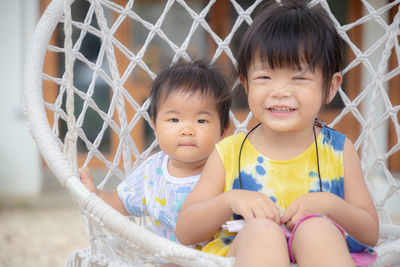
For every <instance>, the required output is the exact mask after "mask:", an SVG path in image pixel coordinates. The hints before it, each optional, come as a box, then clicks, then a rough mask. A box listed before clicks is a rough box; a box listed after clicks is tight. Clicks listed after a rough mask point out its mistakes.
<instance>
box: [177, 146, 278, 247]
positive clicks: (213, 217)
mask: <svg viewBox="0 0 400 267" xmlns="http://www.w3.org/2000/svg"><path fill="white" fill-rule="evenodd" d="M224 188H225V168H224V166H223V164H222V161H221V159H220V157H219V155H218V153H217V152H216V151H215V150H214V152H213V153H212V154H211V155H210V157H209V159H208V161H207V163H206V165H205V166H204V169H203V171H202V175H201V177H200V180H199V182H198V183H197V185H196V186H195V188H194V189H193V191H192V192H191V193H190V195H189V196H188V198H187V199H186V201H185V203H184V204H183V206H182V208H181V210H180V212H179V216H178V220H177V224H176V229H175V234H176V236H177V238H178V240H179V241H180V242H181V243H183V244H185V245H190V244H195V243H198V242H201V241H204V240H208V239H211V238H212V237H213V235H214V234H215V233H216V232H217V231H219V229H220V227H221V226H222V225H223V224H224V223H225V222H226V221H227V220H229V219H230V217H231V216H232V214H233V213H236V214H239V215H242V216H243V218H244V219H245V220H251V219H253V218H260V217H262V218H268V219H270V220H272V221H275V222H276V223H279V222H280V216H279V215H280V214H279V210H278V207H277V206H276V205H275V203H274V202H273V201H272V200H271V199H270V198H269V197H268V196H266V195H265V194H262V193H259V192H253V191H247V190H230V191H226V192H224Z"/></svg>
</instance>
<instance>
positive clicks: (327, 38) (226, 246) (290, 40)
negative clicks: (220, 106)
mask: <svg viewBox="0 0 400 267" xmlns="http://www.w3.org/2000/svg"><path fill="white" fill-rule="evenodd" d="M281 2H282V3H281V4H275V5H272V6H271V7H269V8H268V9H266V10H265V11H263V13H261V14H260V15H259V16H257V17H256V19H255V20H254V22H253V24H252V25H251V26H250V27H249V29H248V31H247V32H246V34H245V35H244V36H243V39H242V43H241V47H240V48H239V52H238V57H237V59H238V69H237V72H238V76H239V78H240V81H241V83H242V85H243V86H244V88H245V90H246V92H247V94H248V103H249V107H250V110H251V112H252V114H253V116H254V117H255V118H256V119H257V120H258V121H259V122H260V124H259V125H257V126H256V127H254V128H253V129H252V130H250V131H249V132H248V133H247V134H244V133H238V134H236V135H233V136H230V137H228V138H226V139H224V140H222V141H221V142H219V143H218V144H217V145H216V149H215V150H214V152H213V153H212V154H211V156H210V158H209V159H208V161H207V163H206V165H205V167H204V169H203V172H202V175H201V177H200V180H199V182H198V184H197V185H196V186H195V188H194V189H193V191H192V193H191V194H190V195H189V197H188V198H187V199H186V202H185V203H184V205H183V206H182V209H181V211H180V213H179V216H178V221H177V228H176V236H177V238H178V239H179V240H180V241H181V242H182V243H184V244H194V243H197V242H200V241H203V240H207V239H210V238H213V241H211V242H210V243H208V245H207V246H205V247H204V248H203V251H205V252H209V253H212V254H216V255H222V256H228V257H235V258H236V259H235V266H274V267H275V266H289V264H290V262H297V264H298V266H354V265H355V264H356V265H366V264H370V263H372V262H373V261H374V260H375V258H376V253H375V252H374V249H373V246H374V245H375V244H376V243H377V240H378V229H379V223H378V217H377V213H376V210H375V207H374V204H373V201H372V200H371V197H370V195H369V192H368V190H367V187H366V185H365V182H364V179H363V174H362V170H361V165H360V160H359V158H358V155H357V152H356V150H355V149H354V147H353V144H352V143H351V142H350V141H349V140H348V139H346V137H345V136H344V135H343V134H341V133H339V132H336V131H335V130H333V129H331V128H328V127H325V126H324V125H323V124H322V123H321V122H320V121H318V120H316V119H315V118H316V117H317V115H318V113H319V111H320V109H321V106H322V105H323V104H327V103H329V102H330V101H331V100H332V99H333V98H334V96H335V94H336V92H337V90H338V88H339V86H340V84H341V82H342V75H341V74H340V72H339V71H340V70H341V64H342V43H341V39H340V37H339V35H338V33H337V31H336V29H335V26H334V24H333V22H332V21H331V20H330V18H329V16H328V15H327V14H326V12H324V10H323V9H322V7H320V6H318V5H314V6H312V7H311V6H309V5H308V4H307V3H299V1H281ZM233 219H241V220H240V221H236V222H237V223H236V224H238V223H239V222H242V224H241V226H242V228H241V227H239V228H238V229H235V230H230V229H229V226H230V225H231V224H233V225H235V223H232V221H231V220H233ZM227 221H228V223H226V222H227ZM226 226H227V227H226ZM229 230H230V231H229ZM236 232H237V233H236Z"/></svg>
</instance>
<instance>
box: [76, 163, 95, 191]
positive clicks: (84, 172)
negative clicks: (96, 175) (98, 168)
mask: <svg viewBox="0 0 400 267" xmlns="http://www.w3.org/2000/svg"><path fill="white" fill-rule="evenodd" d="M79 175H80V178H81V182H82V184H83V185H84V186H85V187H86V188H87V189H88V190H89V191H90V192H92V193H95V194H98V190H97V187H96V185H95V183H94V179H93V177H92V175H91V174H90V169H89V168H88V167H84V168H81V169H79Z"/></svg>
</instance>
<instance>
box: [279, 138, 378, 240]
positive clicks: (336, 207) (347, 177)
mask: <svg viewBox="0 0 400 267" xmlns="http://www.w3.org/2000/svg"><path fill="white" fill-rule="evenodd" d="M343 157H344V159H343V160H344V199H342V198H340V197H338V196H336V195H334V194H332V193H327V192H318V193H312V194H307V195H304V196H302V197H300V198H298V199H296V200H295V201H293V203H292V204H291V205H290V206H289V207H288V209H287V210H286V212H285V214H284V215H283V216H282V220H281V221H282V223H287V227H288V228H289V229H291V228H292V227H293V226H294V225H295V224H296V222H297V221H298V220H300V219H301V218H302V217H303V216H305V215H307V214H311V213H317V214H322V215H326V216H328V217H330V218H331V219H333V220H334V221H335V222H337V223H338V224H339V225H341V226H342V227H343V228H344V229H345V230H346V231H347V232H348V233H349V234H350V235H352V236H353V237H354V238H356V239H357V240H358V241H360V242H362V243H364V244H366V245H370V246H374V245H376V243H377V241H378V233H379V221H378V215H377V212H376V209H375V206H374V203H373V201H372V199H371V196H370V194H369V192H368V189H367V187H366V184H365V181H364V177H363V174H362V170H361V164H360V159H359V157H358V154H357V152H356V150H355V149H354V146H353V144H352V143H351V142H350V141H349V140H347V139H346V142H345V146H344V152H343Z"/></svg>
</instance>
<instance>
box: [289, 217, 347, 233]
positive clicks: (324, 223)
mask: <svg viewBox="0 0 400 267" xmlns="http://www.w3.org/2000/svg"><path fill="white" fill-rule="evenodd" d="M294 235H295V236H304V237H306V238H307V237H308V238H309V237H310V236H326V235H339V236H343V234H342V233H341V231H340V230H339V228H338V227H337V226H336V225H335V224H334V223H333V222H332V221H330V220H329V219H328V218H326V217H312V218H309V219H307V220H305V221H303V222H302V223H301V224H300V225H299V226H298V227H297V229H296V232H295V233H294Z"/></svg>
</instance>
